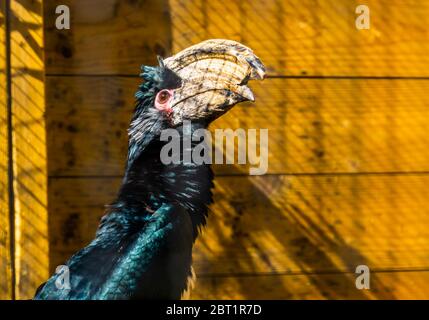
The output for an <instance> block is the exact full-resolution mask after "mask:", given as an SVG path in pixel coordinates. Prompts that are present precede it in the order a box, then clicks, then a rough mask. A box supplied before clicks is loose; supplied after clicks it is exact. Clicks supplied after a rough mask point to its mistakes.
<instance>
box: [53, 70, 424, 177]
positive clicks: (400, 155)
mask: <svg viewBox="0 0 429 320" xmlns="http://www.w3.org/2000/svg"><path fill="white" fill-rule="evenodd" d="M139 81H140V80H139V79H137V78H123V77H94V78H85V77H48V79H47V83H48V85H47V95H48V96H49V97H50V99H49V100H48V101H47V119H48V141H49V146H50V150H49V159H51V161H50V164H49V174H50V176H64V175H67V176H68V175H71V176H85V175H91V176H93V175H107V176H110V175H118V176H119V175H122V174H123V168H124V162H125V157H126V153H127V151H126V150H127V136H126V129H127V127H128V122H129V119H130V117H131V114H132V110H133V105H134V102H133V99H134V98H133V95H134V92H135V90H136V88H137V85H138V83H139ZM251 86H252V88H253V89H254V92H255V96H256V99H257V101H256V103H254V104H251V103H244V104H239V105H237V106H236V107H235V108H234V109H232V110H231V111H230V112H229V113H228V114H226V115H225V116H223V117H222V118H220V119H218V120H216V122H215V123H214V125H213V126H212V129H216V128H221V129H226V128H232V129H237V128H244V129H252V128H253V129H263V128H267V129H269V154H268V161H269V166H268V173H322V172H324V173H329V172H347V173H353V172H400V171H428V170H429V154H428V153H426V152H422V150H426V149H428V148H429V141H428V139H427V138H426V136H427V133H426V122H427V121H426V119H428V117H429V108H428V107H429V102H428V100H427V99H426V96H427V94H426V93H427V92H428V90H429V81H426V80H369V79H360V80H357V79H353V80H350V79H343V80H338V79H329V80H328V79H323V80H320V79H267V80H265V81H263V82H262V83H253V84H252V85H251ZM399 151H400V152H399ZM248 169H249V166H248V165H247V166H246V165H234V166H231V165H223V166H221V165H219V166H216V172H217V173H219V174H248V172H249V171H248Z"/></svg>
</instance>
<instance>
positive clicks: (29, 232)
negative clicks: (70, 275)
mask: <svg viewBox="0 0 429 320" xmlns="http://www.w3.org/2000/svg"><path fill="white" fill-rule="evenodd" d="M60 4H65V5H67V6H69V8H70V12H71V28H70V30H58V29H56V27H55V20H56V18H57V16H58V15H56V14H55V8H56V6H57V5H60ZM359 4H362V3H361V2H360V1H351V0H319V1H318V0H297V1H295V0H294V1H285V0H248V1H245V0H232V1H218V0H209V1H205V0H196V1H190V0H170V1H167V0H126V1H124V0H62V1H53V0H45V1H43V2H42V1H40V0H38V1H37V0H34V1H30V0H11V1H10V8H11V10H10V11H9V13H8V14H7V10H6V7H7V3H6V1H5V0H1V1H0V70H1V71H2V72H1V73H0V298H3V299H10V298H12V297H15V298H18V299H23V298H30V297H32V295H33V294H34V291H35V289H36V288H37V286H38V285H39V284H40V283H41V282H42V281H44V280H45V279H46V278H47V277H48V275H49V274H50V273H51V272H53V270H55V267H56V266H57V265H59V264H62V263H63V262H64V261H65V260H66V259H67V258H68V257H69V256H70V255H71V254H72V253H74V252H75V251H76V250H77V249H79V248H81V247H83V246H85V245H86V244H87V243H88V242H89V241H90V240H91V239H92V238H93V236H94V232H95V230H96V228H97V225H98V221H99V219H100V217H101V216H102V215H103V210H104V205H105V204H108V203H109V202H111V201H112V200H114V197H115V194H116V191H117V189H118V187H119V184H120V181H121V177H122V174H123V168H124V163H125V158H126V150H127V134H126V129H127V127H128V121H129V119H130V116H131V113H132V110H133V106H134V104H133V100H134V97H133V95H134V92H135V91H136V89H137V86H138V84H139V83H140V82H141V79H139V78H138V73H139V67H140V65H141V64H150V65H153V64H156V55H157V54H159V55H162V56H164V57H166V56H169V55H171V54H172V53H175V52H177V51H179V50H181V49H183V48H186V47H187V46H189V45H192V44H195V43H197V42H199V41H202V40H205V39H208V38H227V39H232V40H237V41H240V42H242V43H243V44H245V45H247V46H249V47H251V48H252V49H253V50H254V52H255V53H256V54H257V55H258V56H259V57H260V58H261V60H262V61H263V62H264V63H265V65H266V66H267V69H268V70H267V73H268V78H267V79H266V80H264V81H263V82H261V83H255V84H251V86H252V85H253V87H252V88H253V90H254V92H255V97H256V103H253V104H251V103H245V104H240V105H238V106H236V107H235V108H234V109H233V110H232V111H231V112H230V113H228V114H227V115H225V116H224V117H222V118H221V119H219V120H217V121H216V122H215V123H214V124H213V128H232V129H235V128H239V127H240V128H244V129H250V128H255V129H262V128H268V129H269V137H270V140H269V169H268V173H267V174H266V175H264V176H249V175H248V170H247V169H248V168H247V167H246V166H239V165H234V166H232V165H217V166H215V168H214V169H215V172H216V180H215V185H216V189H215V193H214V198H215V203H214V205H213V206H212V207H211V212H210V218H209V221H208V227H207V228H206V230H205V231H204V233H203V235H202V237H200V238H199V240H198V241H197V245H196V247H195V249H194V268H195V271H196V274H197V282H196V285H195V288H194V290H193V291H192V294H191V298H200V299H204V298H209V299H215V298H216V299H224V298H225V299H226V298H235V299H319V298H320V299H352V298H353V299H429V197H428V196H427V185H428V184H429V138H428V129H427V126H428V125H427V122H428V119H429V98H428V93H429V31H428V30H429V29H428V25H429V1H427V0H425V1H417V0H389V1H387V0H379V1H377V0H369V1H365V3H364V4H365V5H367V6H368V7H369V9H370V28H369V29H368V30H358V29H357V28H356V26H355V20H356V18H357V17H358V14H356V13H355V9H356V7H357V6H358V5H359ZM8 26H9V27H8ZM8 98H10V99H8ZM11 166H12V170H9V169H10V168H11ZM362 264H364V265H368V267H369V268H370V270H371V278H370V279H371V280H370V286H371V287H370V290H358V289H357V288H356V287H355V279H356V277H357V275H356V274H355V268H356V266H358V265H362Z"/></svg>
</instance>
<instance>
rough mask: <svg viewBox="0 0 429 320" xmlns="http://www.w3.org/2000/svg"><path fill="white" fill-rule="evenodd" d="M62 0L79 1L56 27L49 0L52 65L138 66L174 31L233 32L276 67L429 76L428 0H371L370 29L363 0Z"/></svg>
mask: <svg viewBox="0 0 429 320" xmlns="http://www.w3.org/2000/svg"><path fill="white" fill-rule="evenodd" d="M61 4H66V5H69V6H70V9H71V16H72V26H71V29H70V30H68V31H67V32H64V31H61V30H56V29H55V28H54V26H55V24H54V21H55V18H56V15H55V14H54V12H55V7H56V6H57V5H58V3H57V2H56V1H47V3H46V6H45V8H46V9H45V18H46V21H47V27H46V39H47V41H46V65H47V72H48V73H67V74H82V73H85V74H91V73H95V74H111V73H121V74H123V73H124V74H137V73H138V68H139V66H140V64H142V63H154V62H155V55H156V54H161V55H168V54H170V47H171V39H174V43H173V52H177V51H178V50H181V49H183V48H185V47H187V46H189V45H191V44H195V43H197V42H199V41H201V40H205V39H207V38H228V39H233V40H238V41H241V42H243V43H244V44H246V45H249V46H250V47H251V48H252V49H254V50H255V52H256V53H257V54H258V55H259V56H260V57H261V58H262V60H263V61H264V62H265V63H266V65H267V67H268V71H269V74H272V75H278V74H280V75H324V76H326V75H328V76H331V75H344V76H429V71H428V70H429V55H428V52H429V44H428V43H427V34H426V24H427V23H426V17H427V16H428V15H429V4H428V3H426V2H424V1H416V0H395V1H388V0H381V1H380V0H369V1H366V2H365V4H366V5H368V6H369V8H370V10H371V11H370V12H371V14H370V17H371V26H370V29H369V30H357V29H356V27H355V19H356V17H357V15H356V14H355V9H356V7H357V5H359V4H361V3H360V2H359V1H355V0H348V1H341V2H338V1H336V0H325V1H316V2H315V1H314V0H303V1H300V2H299V4H298V5H297V4H296V3H294V2H285V1H281V0H271V1H266V0H252V1H240V0H232V1H221V0H214V1H204V0H198V1H193V0H192V1H191V0H170V1H167V0H163V1H155V0H152V1H119V0H108V1H106V0H92V1H85V0H76V1H71V0H67V1H63V2H62V3H61ZM152 26H156V28H153V27H152ZM142 39H144V41H143V40H142ZM106 48H109V50H106Z"/></svg>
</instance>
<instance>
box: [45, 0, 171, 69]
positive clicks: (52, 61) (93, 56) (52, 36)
mask: <svg viewBox="0 0 429 320" xmlns="http://www.w3.org/2000/svg"><path fill="white" fill-rule="evenodd" d="M61 4H63V5H67V6H69V8H70V13H71V27H70V30H57V29H56V28H55V19H56V18H57V15H56V14H55V8H56V6H58V5H59V3H58V1H52V0H48V1H45V6H44V8H45V10H44V12H45V21H46V23H45V32H46V43H45V45H46V51H45V54H46V72H47V73H48V74H49V73H60V74H63V73H77V74H79V73H85V74H91V73H103V74H112V73H115V74H117V73H119V74H121V73H127V74H134V75H138V74H139V72H140V66H141V64H153V63H155V62H156V55H157V54H158V55H161V56H167V55H168V54H169V52H170V46H171V31H170V17H169V14H168V3H167V0H162V1H160V0H149V1H120V0H91V1H87V0H64V1H62V2H61Z"/></svg>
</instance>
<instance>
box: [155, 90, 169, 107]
mask: <svg viewBox="0 0 429 320" xmlns="http://www.w3.org/2000/svg"><path fill="white" fill-rule="evenodd" d="M170 96H171V94H170V92H168V90H161V91H160V92H158V95H157V102H158V103H159V104H164V103H167V102H168V100H169V99H170Z"/></svg>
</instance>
